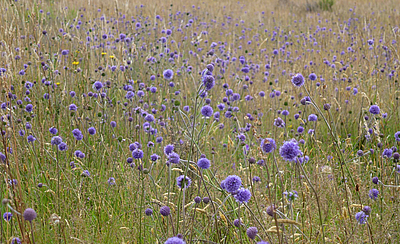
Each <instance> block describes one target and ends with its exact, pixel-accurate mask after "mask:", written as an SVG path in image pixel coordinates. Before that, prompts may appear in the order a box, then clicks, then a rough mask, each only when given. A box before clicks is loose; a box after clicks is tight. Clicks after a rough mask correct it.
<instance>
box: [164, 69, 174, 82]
mask: <svg viewBox="0 0 400 244" xmlns="http://www.w3.org/2000/svg"><path fill="white" fill-rule="evenodd" d="M163 77H164V79H166V80H171V79H172V78H173V77H174V72H173V71H172V70H170V69H167V70H164V72H163Z"/></svg>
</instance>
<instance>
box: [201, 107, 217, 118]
mask: <svg viewBox="0 0 400 244" xmlns="http://www.w3.org/2000/svg"><path fill="white" fill-rule="evenodd" d="M213 113H214V111H213V109H212V107H211V106H209V105H206V106H204V107H202V108H201V114H202V115H203V116H204V117H211V116H212V115H213Z"/></svg>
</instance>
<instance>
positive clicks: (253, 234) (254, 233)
mask: <svg viewBox="0 0 400 244" xmlns="http://www.w3.org/2000/svg"><path fill="white" fill-rule="evenodd" d="M257 233H258V230H257V227H249V228H248V229H247V230H246V234H247V236H248V237H249V238H250V239H252V240H254V238H256V236H257Z"/></svg>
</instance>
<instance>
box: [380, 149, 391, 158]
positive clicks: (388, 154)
mask: <svg viewBox="0 0 400 244" xmlns="http://www.w3.org/2000/svg"><path fill="white" fill-rule="evenodd" d="M392 155H393V150H392V149H390V148H385V149H384V150H383V153H382V157H384V158H385V157H386V158H391V157H392Z"/></svg>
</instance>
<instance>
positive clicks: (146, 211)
mask: <svg viewBox="0 0 400 244" xmlns="http://www.w3.org/2000/svg"><path fill="white" fill-rule="evenodd" d="M144 213H145V214H146V215H147V216H150V215H152V214H153V210H152V209H151V208H147V209H146V210H145V211H144Z"/></svg>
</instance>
